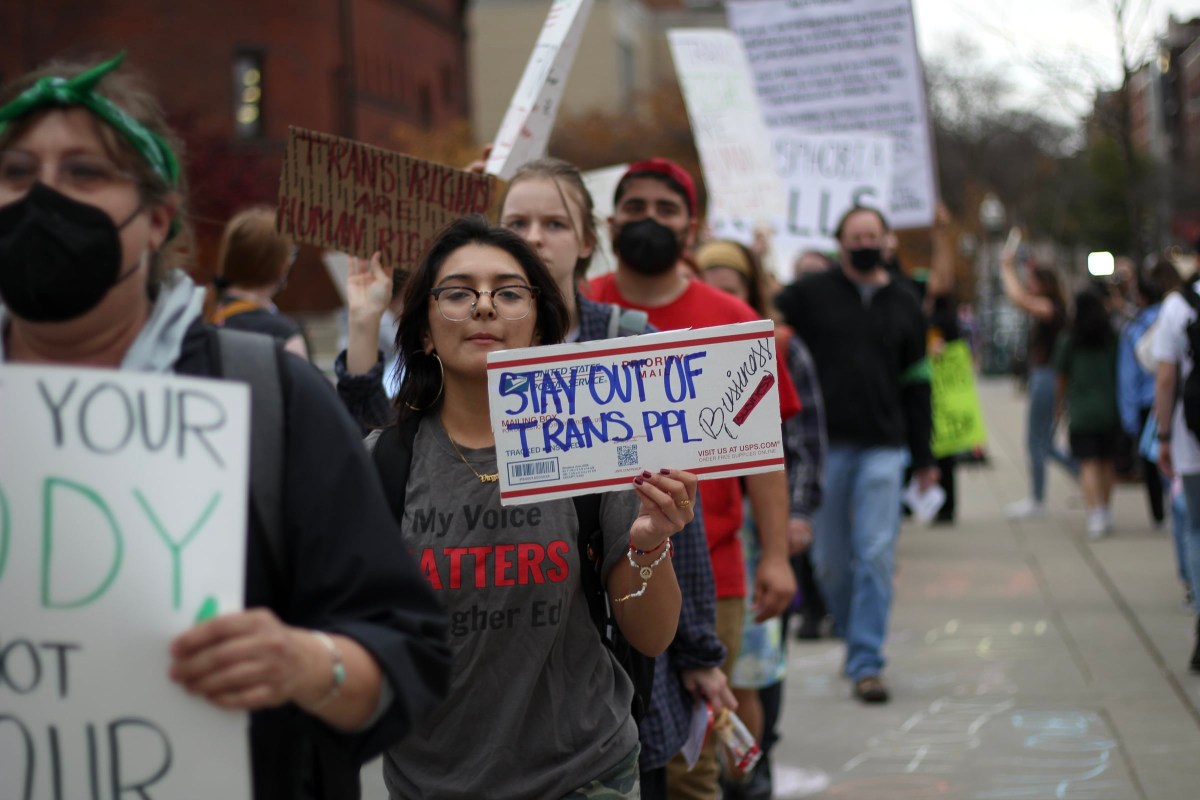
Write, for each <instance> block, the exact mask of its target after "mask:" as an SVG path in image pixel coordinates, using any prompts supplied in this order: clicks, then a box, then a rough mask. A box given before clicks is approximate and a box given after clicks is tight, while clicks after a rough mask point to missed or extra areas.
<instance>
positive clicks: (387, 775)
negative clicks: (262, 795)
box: [374, 216, 696, 800]
mask: <svg viewBox="0 0 1200 800" xmlns="http://www.w3.org/2000/svg"><path fill="white" fill-rule="evenodd" d="M405 292H406V293H405V297H404V311H403V312H402V314H401V316H400V324H399V327H398V328H397V333H396V341H397V345H398V348H397V349H399V350H400V351H401V352H403V353H405V355H406V359H407V365H406V369H405V373H404V378H403V380H402V382H401V384H400V391H399V393H398V394H397V395H396V401H395V405H396V411H397V417H398V425H397V426H396V427H391V428H388V429H386V430H385V431H383V432H382V433H380V434H379V435H378V438H377V439H376V440H375V443H374V446H375V448H376V454H375V455H376V464H377V466H380V467H381V468H383V469H381V473H386V472H390V467H385V462H387V461H388V460H389V458H390V457H389V455H388V453H389V448H390V452H391V453H392V454H393V456H398V455H400V451H399V449H398V448H399V447H400V446H401V445H400V442H401V439H400V437H409V436H410V437H411V440H410V441H409V446H408V447H407V457H408V458H409V459H410V461H409V468H408V471H407V480H406V482H405V483H404V485H403V486H398V485H388V486H387V487H386V488H387V489H388V491H389V492H394V493H403V502H402V504H401V505H402V506H403V507H402V508H399V509H396V511H397V516H402V518H403V524H402V525H401V533H402V545H403V548H404V549H410V550H411V551H412V552H414V553H417V554H419V558H420V563H421V565H422V568H423V569H424V571H425V575H426V578H427V579H428V580H429V581H430V582H431V583H432V584H433V585H434V587H435V589H437V590H438V594H439V596H440V597H441V599H442V600H443V601H444V602H445V603H446V606H447V609H448V611H449V614H450V635H451V649H452V651H453V654H454V662H453V664H452V667H451V670H450V692H449V695H448V697H447V699H446V701H445V702H444V703H443V704H442V705H441V706H440V707H439V708H438V710H437V712H435V714H434V715H433V716H432V717H431V718H430V720H429V721H428V722H427V723H425V724H423V725H420V726H418V728H417V730H416V731H415V732H414V735H411V736H409V737H408V738H406V739H404V740H402V741H400V742H397V743H396V744H394V745H393V746H392V747H391V748H390V749H389V750H388V752H387V754H386V755H385V758H384V782H385V783H386V784H387V786H388V789H389V791H390V792H391V793H392V796H399V797H406V798H413V800H419V799H420V798H446V797H457V798H461V797H485V796H489V797H566V796H569V795H570V796H582V797H606V798H612V800H618V798H636V797H639V796H640V793H639V782H638V753H639V746H638V729H637V724H636V723H635V721H634V718H633V714H632V710H631V703H632V701H633V694H634V686H633V683H632V681H631V680H630V678H629V676H628V675H627V674H626V672H625V670H624V669H622V667H621V665H620V664H619V663H618V661H617V659H616V657H615V656H614V654H613V653H612V652H611V651H610V650H608V649H607V648H606V647H605V644H604V642H603V641H602V640H601V637H600V635H599V632H598V630H597V628H596V625H595V623H594V622H593V619H592V616H591V612H590V608H589V606H590V604H589V602H588V601H587V598H586V596H585V591H586V586H587V584H586V583H585V581H586V580H587V578H586V577H585V573H584V569H589V568H590V565H589V566H588V567H585V566H584V565H585V564H588V559H587V558H586V555H585V554H581V553H580V552H579V551H578V536H577V532H578V530H579V529H580V526H583V525H588V526H589V528H591V529H594V528H595V527H599V529H600V530H601V531H602V532H603V546H602V550H603V556H604V557H603V564H602V568H601V569H600V575H599V577H600V579H601V581H602V583H603V586H604V589H605V590H606V595H607V597H606V599H607V601H608V603H609V604H610V607H611V608H612V614H613V617H614V619H615V624H616V625H617V627H618V628H619V630H620V631H621V633H622V634H623V635H624V637H625V638H626V640H627V641H628V642H629V644H630V645H631V646H632V647H634V648H635V649H637V650H638V651H639V652H641V653H644V654H645V655H649V656H651V657H653V656H656V655H658V654H659V653H661V652H663V651H664V650H666V648H667V647H668V645H669V644H670V642H671V640H672V638H673V637H674V635H675V630H676V623H677V622H678V620H679V609H680V592H679V586H678V584H677V583H676V578H675V570H674V564H673V562H672V559H671V558H670V554H671V551H672V549H673V547H672V544H671V538H670V537H671V536H672V535H673V534H676V533H678V532H679V531H680V530H681V529H682V528H683V527H684V525H685V524H686V523H688V522H690V521H691V520H692V517H693V514H694V506H695V499H696V478H695V476H693V475H691V474H689V473H686V472H679V471H675V470H670V469H662V470H661V471H655V472H650V471H644V472H642V473H641V474H640V475H638V476H637V477H635V478H634V479H633V480H632V481H631V482H630V485H629V486H628V488H627V490H626V491H622V492H608V493H605V494H603V495H601V496H600V497H598V498H596V499H595V504H596V506H597V507H598V509H597V510H596V511H595V512H594V519H592V520H588V519H585V518H583V517H581V512H580V511H579V506H577V505H576V503H575V502H574V501H572V500H571V499H558V500H546V501H542V502H540V503H537V504H535V505H527V506H522V507H521V508H522V509H524V510H523V511H522V512H521V513H508V512H510V511H511V509H504V510H503V512H502V509H501V506H500V494H499V489H498V487H499V483H498V478H497V474H498V473H497V461H496V458H497V455H496V448H495V436H494V434H493V432H492V428H491V423H490V420H489V418H488V416H487V414H486V413H481V411H482V409H486V408H487V406H488V382H487V355H488V353H491V352H495V351H498V350H502V349H512V348H520V347H529V346H531V345H533V344H555V343H558V342H561V341H562V338H563V334H564V333H565V332H566V323H567V319H568V315H567V310H566V305H565V302H564V300H563V297H562V292H561V291H560V290H559V288H558V286H557V284H556V282H555V280H554V277H553V276H552V275H551V273H550V271H549V270H548V269H547V268H546V265H545V263H544V262H543V261H542V259H541V258H540V257H539V256H538V254H537V252H535V251H534V249H533V248H532V247H531V246H530V245H529V244H527V243H526V242H525V241H524V240H523V239H522V238H521V237H520V236H518V235H517V234H516V233H514V232H513V231H510V230H506V229H504V228H501V227H492V226H489V225H488V224H487V221H486V220H484V219H483V218H482V217H478V216H475V217H466V218H463V219H460V220H458V221H456V222H454V223H452V224H451V225H449V226H447V227H446V229H445V230H444V231H443V232H442V233H441V234H440V235H439V237H438V238H437V239H436V240H435V241H434V243H433V244H432V246H431V247H430V249H429V252H428V254H427V255H426V256H425V258H424V259H423V260H422V262H421V264H420V265H419V266H418V267H417V268H416V269H415V270H414V271H413V273H412V275H411V277H410V279H409V282H408V286H407V288H406V290H405ZM392 463H395V461H394V460H393V461H392ZM423 520H424V521H428V520H443V523H442V524H440V525H436V526H435V525H431V524H426V523H425V522H423ZM435 528H436V530H435ZM589 528H584V530H588V529H589ZM398 544H400V543H398ZM468 553H470V554H472V556H471V557H472V558H473V559H474V561H475V568H474V569H467V568H465V567H464V564H465V563H469V562H465V561H464V556H466V554H468ZM514 553H519V554H521V555H520V559H521V560H522V562H521V563H522V564H524V566H523V567H522V572H521V576H520V577H519V579H514V577H513V571H512V570H511V569H509V568H511V567H512V566H513V564H515V563H516V560H517V556H516V555H513V554H514ZM527 556H528V558H527ZM509 559H512V560H511V561H510V560H509ZM526 561H527V562H528V563H527V564H526ZM485 562H486V563H485Z"/></svg>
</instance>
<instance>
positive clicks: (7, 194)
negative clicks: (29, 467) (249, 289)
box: [0, 56, 447, 800]
mask: <svg viewBox="0 0 1200 800" xmlns="http://www.w3.org/2000/svg"><path fill="white" fill-rule="evenodd" d="M121 60H122V56H118V57H117V58H114V59H112V60H110V61H108V62H105V63H103V64H100V65H97V66H95V67H92V68H90V69H89V68H86V67H82V66H79V65H69V64H62V63H59V64H53V65H51V66H49V67H47V68H46V69H45V70H43V71H40V72H36V73H33V74H30V75H26V76H24V77H22V78H19V79H18V80H17V81H16V82H15V83H14V84H12V85H11V86H9V87H7V88H6V90H5V91H4V92H3V93H2V94H0V303H2V305H0V364H3V363H14V364H25V365H59V366H64V365H76V366H90V367H106V368H112V369H121V370H127V371H137V372H153V373H177V374H182V375H193V376H201V377H219V376H220V375H221V374H222V360H221V355H222V353H223V352H225V353H226V354H228V353H229V352H230V351H228V350H225V351H223V350H222V348H223V346H224V344H223V342H224V341H225V340H224V339H221V340H220V341H219V337H218V335H217V333H216V331H215V330H214V329H212V328H209V327H207V326H204V325H203V324H202V323H201V322H200V320H199V317H200V308H201V303H202V299H203V293H202V292H201V291H200V290H199V289H198V288H197V287H196V286H195V285H194V284H193V283H192V282H191V280H190V279H189V278H188V277H187V276H186V275H184V274H183V272H181V271H180V270H179V269H177V267H178V266H179V265H180V264H181V263H182V256H183V254H184V249H183V247H182V246H181V244H180V243H181V241H183V239H184V236H183V235H182V228H183V225H182V223H181V220H182V215H181V213H180V210H181V207H182V204H183V203H184V201H185V199H186V192H185V189H184V186H183V177H182V174H181V171H180V167H179V161H178V159H177V157H176V155H175V153H176V152H177V144H176V140H175V137H174V136H173V135H172V133H171V132H170V130H169V129H168V128H167V126H166V124H165V122H164V120H163V117H162V113H161V111H160V110H159V108H158V104H157V103H156V102H155V101H154V99H153V98H152V97H151V96H150V95H148V94H147V93H146V92H144V91H143V90H141V89H139V88H138V86H137V84H136V83H135V82H133V81H132V80H131V79H130V77H129V76H128V75H126V74H123V73H119V72H115V70H116V69H117V67H118V66H119V65H120V63H121ZM255 341H256V340H251V341H250V343H249V345H247V347H248V348H249V349H253V348H254V347H256V345H255ZM267 355H268V357H269V358H270V357H272V356H273V359H274V361H275V365H276V366H277V371H278V373H279V381H278V383H277V384H273V385H275V386H276V388H278V389H279V390H280V394H281V395H282V401H283V403H282V408H279V409H278V412H277V413H278V417H279V420H278V424H279V426H280V427H281V429H282V430H281V431H280V437H281V439H282V447H283V449H284V452H286V454H287V458H286V459H283V458H282V456H280V461H281V466H280V472H281V473H282V474H280V475H277V476H276V479H277V480H278V481H280V483H281V484H282V485H281V486H279V487H276V488H278V489H280V490H281V492H282V496H283V498H284V499H283V500H276V504H277V505H276V506H272V507H267V506H259V505H255V506H254V513H249V514H248V517H249V520H250V524H249V533H248V535H247V542H246V583H245V607H246V608H247V609H248V610H246V611H241V612H235V613H227V614H223V615H219V616H216V617H215V618H213V619H210V620H208V621H205V622H201V623H199V624H197V625H195V626H194V627H193V628H191V629H190V630H187V631H186V632H183V633H181V634H180V635H179V636H178V637H177V638H176V639H175V640H174V641H172V642H166V641H164V642H163V647H164V648H168V647H169V648H170V655H171V667H170V675H169V677H170V679H171V680H174V681H175V682H177V683H178V684H179V685H180V687H181V689H183V690H186V691H188V692H189V693H192V694H196V695H199V696H201V697H203V698H204V699H206V700H207V701H208V702H210V703H212V704H214V705H216V706H219V707H221V708H226V709H236V710H245V711H249V712H251V715H250V737H249V738H250V745H251V767H252V773H253V783H254V797H255V798H256V800H267V799H268V798H280V799H281V800H282V798H288V799H289V800H291V798H318V797H319V798H351V797H358V771H359V767H360V763H361V761H363V760H364V759H366V758H368V757H369V756H371V755H372V754H373V753H375V752H379V751H381V750H382V749H383V748H384V747H386V746H387V745H388V744H390V743H391V742H393V741H395V740H396V739H397V738H399V737H401V736H403V735H404V733H405V732H407V730H408V729H409V728H410V727H411V725H412V723H413V722H414V721H415V720H416V719H417V718H418V717H420V716H421V715H423V714H424V713H427V712H428V711H429V710H430V709H431V708H432V707H433V705H434V704H435V703H436V701H437V699H438V698H439V696H440V695H441V694H442V693H443V691H444V677H443V676H444V674H445V671H446V665H447V659H446V651H445V646H444V644H443V642H442V637H443V635H444V625H445V616H444V613H443V612H442V611H441V609H440V608H439V607H438V606H437V602H436V600H435V599H434V597H433V595H432V593H431V592H430V590H429V588H428V585H427V583H426V582H425V581H424V580H423V579H422V577H421V575H420V574H419V572H418V571H417V569H416V565H415V563H413V562H412V561H411V560H410V558H409V556H408V555H407V554H406V553H404V552H403V550H402V549H401V548H398V547H396V546H395V544H394V541H395V538H396V537H397V536H398V535H399V532H398V530H397V528H396V525H395V523H394V521H393V520H392V518H391V515H390V514H389V512H388V509H387V507H386V503H385V500H384V498H383V496H382V494H381V492H380V490H379V488H378V482H377V481H376V480H375V479H374V477H373V476H372V474H371V471H370V470H371V465H370V462H369V460H368V458H367V456H366V455H365V454H364V453H363V452H362V447H361V445H360V443H359V442H358V439H357V437H356V435H355V431H354V427H353V425H352V423H351V421H350V420H349V419H348V418H347V417H346V415H345V413H344V411H343V410H342V409H341V408H340V406H339V404H338V403H337V400H336V398H334V397H333V396H332V395H331V394H330V393H329V392H328V390H327V389H326V388H325V387H324V386H322V385H321V383H322V381H321V378H320V376H319V375H318V374H317V373H316V372H314V371H313V370H312V369H311V367H309V366H308V365H306V364H304V363H303V362H301V361H299V360H298V359H295V358H293V357H291V356H284V355H283V354H282V352H281V351H279V350H277V349H273V348H272V347H271V346H268V350H267ZM251 383H252V389H253V390H254V393H255V394H257V393H258V392H259V388H258V384H259V383H260V382H259V381H257V380H256V381H252V382H251ZM261 474H262V470H261V469H260V468H259V464H258V462H257V461H256V463H255V465H254V466H253V467H252V469H251V484H252V486H253V485H254V484H255V483H256V481H257V480H258V478H257V476H258V475H261ZM276 496H278V495H276ZM280 506H281V507H280ZM266 516H270V517H278V518H279V519H280V526H279V528H280V529H281V530H279V533H280V537H281V539H280V540H276V539H274V538H271V535H272V534H271V532H270V531H269V530H268V525H266V524H265V523H264V521H263V520H264V517H266ZM275 545H278V548H277V549H276V548H275ZM176 757H179V754H176ZM193 788H194V789H195V794H196V795H197V796H201V795H203V794H204V791H203V787H200V786H197V787H193Z"/></svg>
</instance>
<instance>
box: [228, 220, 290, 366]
mask: <svg viewBox="0 0 1200 800" xmlns="http://www.w3.org/2000/svg"><path fill="white" fill-rule="evenodd" d="M299 252H300V248H299V247H297V246H296V243H295V242H293V241H292V238H291V237H290V236H288V235H286V234H283V233H280V232H279V231H277V230H275V209H273V208H271V207H269V206H253V207H251V208H247V209H245V210H243V211H240V212H238V213H237V214H236V215H235V216H234V217H233V219H231V220H229V223H228V224H227V225H226V226H225V231H224V233H222V234H221V248H220V250H219V251H218V255H217V274H216V275H215V276H213V279H212V285H211V286H210V287H209V289H208V293H207V296H206V297H205V299H204V319H205V321H207V322H211V323H212V324H214V325H217V326H220V327H224V328H232V329H234V330H239V331H247V332H249V333H261V334H266V335H267V336H271V337H274V339H275V340H276V341H278V342H279V343H280V344H282V345H283V348H284V349H285V350H287V351H288V352H290V353H295V354H296V355H298V356H300V357H301V358H304V359H307V358H309V346H308V340H307V339H306V338H305V336H304V328H302V327H301V326H300V323H298V322H296V321H295V320H294V319H292V318H291V317H289V316H287V315H286V314H281V313H280V312H279V308H278V307H277V306H276V305H275V296H276V295H277V294H279V293H280V292H282V291H283V290H284V287H286V286H287V277H288V273H289V272H290V271H291V269H292V265H294V264H295V263H296V256H297V255H298V254H299Z"/></svg>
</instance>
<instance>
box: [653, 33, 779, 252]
mask: <svg viewBox="0 0 1200 800" xmlns="http://www.w3.org/2000/svg"><path fill="white" fill-rule="evenodd" d="M667 39H668V41H669V42H670V44H671V55H672V57H673V58H674V60H675V71H676V73H678V75H679V84H680V87H681V88H682V89H683V99H684V101H685V102H686V103H687V110H688V119H689V120H690V121H691V125H692V134H693V136H694V137H695V139H696V149H697V150H698V151H699V153H700V164H701V166H702V167H703V169H704V185H705V188H706V189H707V190H708V224H709V227H710V228H712V231H713V234H714V235H716V236H718V237H722V238H732V239H737V240H739V241H741V242H743V243H749V242H750V241H751V240H752V239H753V236H754V227H755V225H756V224H758V223H763V224H771V223H774V222H775V221H776V220H777V219H780V218H782V217H783V213H784V190H783V184H782V183H781V182H780V181H779V178H778V176H777V175H776V174H775V165H774V164H773V163H772V161H771V138H770V135H769V134H768V132H767V127H766V125H765V124H764V123H763V116H762V111H761V109H760V108H759V104H758V96H757V95H756V93H755V90H754V80H753V78H752V76H751V73H750V65H749V63H748V62H747V61H746V53H745V51H743V50H742V45H741V42H740V41H738V38H737V36H735V35H734V34H733V33H731V32H730V31H727V30H673V31H668V32H667Z"/></svg>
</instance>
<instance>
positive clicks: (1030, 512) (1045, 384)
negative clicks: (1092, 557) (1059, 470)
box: [1000, 247, 1079, 519]
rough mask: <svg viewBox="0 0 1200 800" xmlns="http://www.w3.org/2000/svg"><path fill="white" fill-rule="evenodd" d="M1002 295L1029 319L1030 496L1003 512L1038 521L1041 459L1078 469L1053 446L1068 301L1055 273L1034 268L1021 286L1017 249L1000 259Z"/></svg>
mask: <svg viewBox="0 0 1200 800" xmlns="http://www.w3.org/2000/svg"><path fill="white" fill-rule="evenodd" d="M1000 267H1001V269H1000V278H1001V282H1002V284H1003V286H1004V293H1005V294H1006V295H1007V296H1008V299H1009V300H1010V301H1011V302H1012V304H1013V305H1015V306H1016V307H1017V308H1019V309H1021V310H1022V311H1024V312H1025V313H1026V314H1028V315H1029V317H1030V320H1031V325H1030V329H1029V347H1028V351H1027V355H1026V362H1027V363H1028V365H1029V413H1028V416H1027V418H1026V426H1025V446H1026V451H1027V453H1028V456H1029V483H1030V487H1029V497H1027V498H1025V499H1024V500H1019V501H1017V502H1015V503H1012V504H1010V505H1009V506H1008V507H1007V508H1006V509H1005V514H1006V515H1007V516H1008V518H1009V519H1025V518H1028V517H1038V516H1041V515H1042V514H1044V513H1046V459H1048V458H1049V459H1053V460H1054V461H1055V462H1057V463H1058V464H1060V465H1061V466H1062V467H1063V468H1064V469H1066V470H1067V471H1068V472H1070V473H1071V474H1072V475H1076V474H1077V473H1078V472H1079V466H1078V465H1077V464H1076V463H1075V461H1074V460H1073V459H1072V458H1071V457H1070V456H1069V455H1068V454H1066V453H1064V452H1062V451H1061V450H1059V449H1058V447H1057V446H1056V445H1055V444H1054V419H1055V413H1054V391H1055V383H1056V381H1055V375H1054V365H1053V364H1052V363H1051V360H1052V358H1053V356H1054V346H1055V343H1056V342H1057V341H1058V337H1059V335H1060V334H1061V333H1062V332H1063V330H1064V329H1065V328H1066V325H1067V302H1066V298H1065V296H1064V294H1063V290H1062V285H1061V284H1060V283H1059V280H1058V275H1057V274H1055V272H1054V270H1052V269H1047V268H1045V267H1037V266H1033V267H1031V268H1030V269H1029V274H1028V277H1027V278H1026V282H1025V283H1024V284H1022V283H1021V279H1020V278H1019V277H1017V267H1016V248H1009V247H1006V248H1005V250H1004V252H1003V253H1002V254H1001V257H1000Z"/></svg>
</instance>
